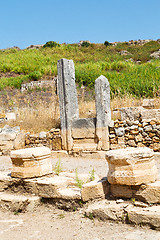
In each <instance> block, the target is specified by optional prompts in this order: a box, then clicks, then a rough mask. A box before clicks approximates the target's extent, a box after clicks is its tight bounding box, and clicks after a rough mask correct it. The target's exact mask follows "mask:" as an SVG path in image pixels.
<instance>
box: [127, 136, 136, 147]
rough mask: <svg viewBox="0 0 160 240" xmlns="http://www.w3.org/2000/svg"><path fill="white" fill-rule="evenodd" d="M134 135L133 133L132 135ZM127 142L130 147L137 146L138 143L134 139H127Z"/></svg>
mask: <svg viewBox="0 0 160 240" xmlns="http://www.w3.org/2000/svg"><path fill="white" fill-rule="evenodd" d="M131 136H132V135H131ZM134 138H135V137H132V139H134ZM127 144H128V145H129V146H130V147H136V143H135V141H134V140H129V141H127Z"/></svg>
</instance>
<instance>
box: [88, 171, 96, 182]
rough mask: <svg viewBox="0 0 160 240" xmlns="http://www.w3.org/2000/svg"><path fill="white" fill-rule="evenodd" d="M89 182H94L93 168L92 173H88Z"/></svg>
mask: <svg viewBox="0 0 160 240" xmlns="http://www.w3.org/2000/svg"><path fill="white" fill-rule="evenodd" d="M89 175H90V176H89V180H90V181H94V180H95V170H94V168H93V169H92V171H90V172H89Z"/></svg>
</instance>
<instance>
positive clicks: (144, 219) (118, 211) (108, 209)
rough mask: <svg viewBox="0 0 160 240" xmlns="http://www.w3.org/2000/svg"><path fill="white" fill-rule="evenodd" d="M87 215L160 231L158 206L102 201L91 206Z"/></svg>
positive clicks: (87, 210)
mask: <svg viewBox="0 0 160 240" xmlns="http://www.w3.org/2000/svg"><path fill="white" fill-rule="evenodd" d="M139 206H141V204H140V205H139ZM85 215H86V216H88V217H89V218H94V217H95V218H98V219H100V220H102V221H107V220H111V221H116V222H118V221H120V222H124V223H134V224H137V225H148V226H150V227H151V228H154V229H157V230H159V229H160V206H156V205H155V206H149V205H148V206H142V207H136V206H134V205H133V204H132V203H129V202H124V201H122V202H121V203H118V201H117V202H116V201H108V200H102V201H99V202H95V203H92V204H90V205H89V206H88V208H87V209H86V210H85Z"/></svg>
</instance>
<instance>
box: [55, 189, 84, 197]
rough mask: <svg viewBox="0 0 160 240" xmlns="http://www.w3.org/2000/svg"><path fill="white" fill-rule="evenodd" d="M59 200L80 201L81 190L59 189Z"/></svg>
mask: <svg viewBox="0 0 160 240" xmlns="http://www.w3.org/2000/svg"><path fill="white" fill-rule="evenodd" d="M58 193H59V195H60V196H59V198H61V199H69V200H78V199H79V200H80V199H81V190H80V189H79V188H65V189H59V190H58Z"/></svg>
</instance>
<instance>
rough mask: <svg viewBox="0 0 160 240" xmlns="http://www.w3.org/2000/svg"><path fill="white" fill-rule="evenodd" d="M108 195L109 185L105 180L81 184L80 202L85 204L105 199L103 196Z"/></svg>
mask: <svg viewBox="0 0 160 240" xmlns="http://www.w3.org/2000/svg"><path fill="white" fill-rule="evenodd" d="M108 193H109V183H108V181H107V178H104V179H102V180H99V181H97V180H95V181H91V182H88V183H86V184H83V186H82V200H83V201H84V202H87V201H89V200H93V199H96V198H105V195H107V194H108Z"/></svg>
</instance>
